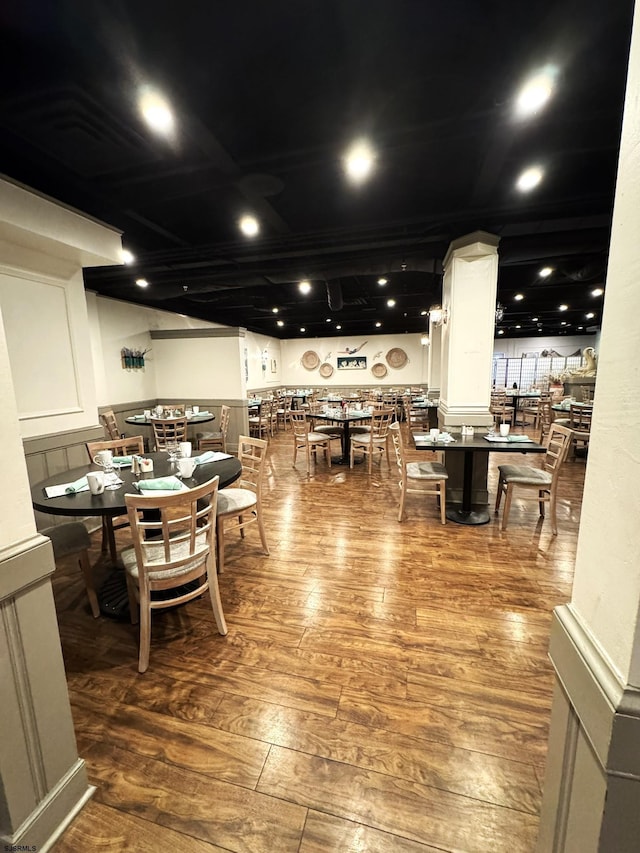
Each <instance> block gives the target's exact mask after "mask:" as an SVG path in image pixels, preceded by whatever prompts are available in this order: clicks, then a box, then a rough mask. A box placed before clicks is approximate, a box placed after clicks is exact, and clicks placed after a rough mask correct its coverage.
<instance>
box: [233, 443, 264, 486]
mask: <svg viewBox="0 0 640 853" xmlns="http://www.w3.org/2000/svg"><path fill="white" fill-rule="evenodd" d="M268 446H269V444H268V442H267V441H265V439H263V438H253V437H251V436H248V435H241V436H238V459H239V460H240V464H241V465H242V472H241V473H240V477H239V478H238V479H237V480H236V481H235V483H233V484H232V485H231V486H230V488H233V487H234V486H237V487H238V488H241V489H250V490H251V491H252V492H255V494H256V495H257V496H258V499H259V498H260V496H261V493H262V479H263V476H264V467H265V463H266V461H267V448H268Z"/></svg>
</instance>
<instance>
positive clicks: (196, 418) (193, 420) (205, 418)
mask: <svg viewBox="0 0 640 853" xmlns="http://www.w3.org/2000/svg"><path fill="white" fill-rule="evenodd" d="M183 417H184V416H178V417H175V418H160V420H163V421H164V420H169V421H173V420H175V421H180V420H182V418H183ZM215 419H216V416H215V415H214V414H213V413H212V412H208V413H207V414H204V415H202V414H197V415H191V417H188V418H187V426H193V424H206V423H208V422H209V421H215ZM152 420H153V419H152V418H145V417H144V416H143V415H138V416H136V415H132V416H131V417H130V418H125V423H127V424H132V425H133V426H151V421H152Z"/></svg>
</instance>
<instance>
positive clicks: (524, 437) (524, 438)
mask: <svg viewBox="0 0 640 853" xmlns="http://www.w3.org/2000/svg"><path fill="white" fill-rule="evenodd" d="M507 441H510V442H514V443H517V442H518V441H531V439H530V438H529V436H528V435H508V436H507Z"/></svg>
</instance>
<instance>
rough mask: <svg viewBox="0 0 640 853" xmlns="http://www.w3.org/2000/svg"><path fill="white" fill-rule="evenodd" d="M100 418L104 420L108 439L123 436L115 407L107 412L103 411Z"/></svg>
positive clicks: (103, 423) (112, 439)
mask: <svg viewBox="0 0 640 853" xmlns="http://www.w3.org/2000/svg"><path fill="white" fill-rule="evenodd" d="M100 420H101V421H102V425H103V426H104V431H105V435H106V436H107V438H108V439H110V440H111V441H114V440H115V439H117V438H121V437H122V433H121V432H120V427H119V426H118V421H117V419H116V416H115V413H114V411H113V409H107V410H106V411H105V412H102V414H101V415H100Z"/></svg>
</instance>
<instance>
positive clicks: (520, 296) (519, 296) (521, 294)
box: [513, 293, 524, 302]
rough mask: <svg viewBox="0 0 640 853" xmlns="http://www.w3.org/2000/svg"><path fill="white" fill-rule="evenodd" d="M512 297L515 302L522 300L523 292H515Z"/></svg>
mask: <svg viewBox="0 0 640 853" xmlns="http://www.w3.org/2000/svg"><path fill="white" fill-rule="evenodd" d="M513 298H514V299H515V300H516V302H522V300H523V299H524V294H523V293H516V295H515V296H514V297H513Z"/></svg>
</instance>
